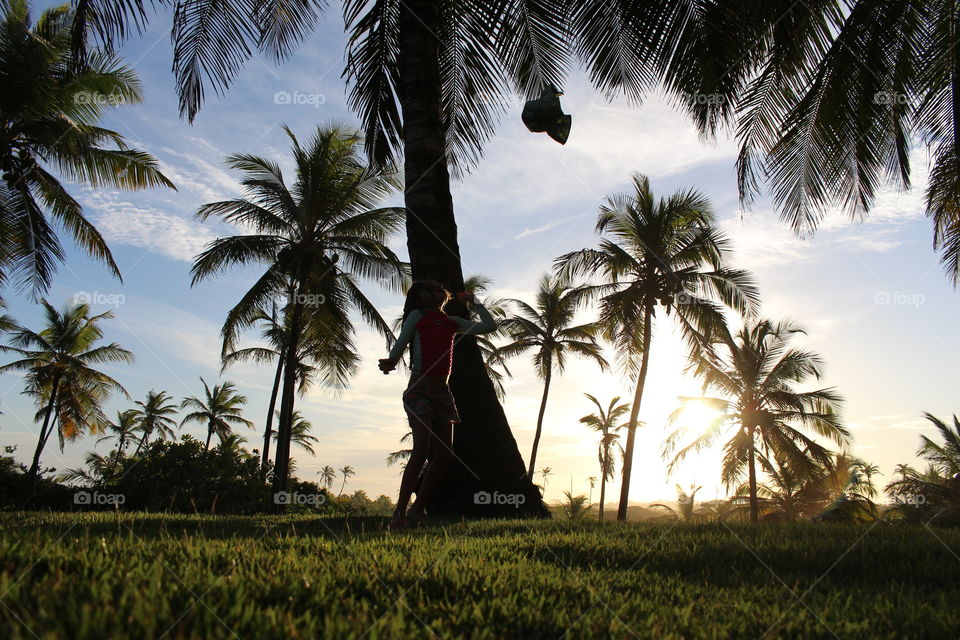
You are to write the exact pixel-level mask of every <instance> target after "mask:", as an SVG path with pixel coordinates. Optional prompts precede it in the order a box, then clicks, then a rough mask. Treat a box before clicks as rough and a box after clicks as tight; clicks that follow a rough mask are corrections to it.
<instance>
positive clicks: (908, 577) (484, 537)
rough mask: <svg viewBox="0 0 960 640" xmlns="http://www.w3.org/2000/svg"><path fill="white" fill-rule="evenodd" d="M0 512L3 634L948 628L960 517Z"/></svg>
mask: <svg viewBox="0 0 960 640" xmlns="http://www.w3.org/2000/svg"><path fill="white" fill-rule="evenodd" d="M383 524H384V520H383V519H379V518H354V519H350V520H343V519H331V518H317V517H310V516H287V517H213V516H181V515H157V514H136V513H133V514H130V513H125V514H119V515H115V514H112V513H81V514H40V513H4V514H0V604H2V606H0V637H2V638H10V639H21V638H23V639H28V638H42V639H47V638H77V639H85V638H97V639H101V638H137V639H139V638H244V639H246V638H338V639H339V638H369V639H371V640H373V639H376V638H444V639H446V638H564V637H565V638H569V639H571V640H573V639H580V638H632V637H638V638H761V637H764V638H835V637H836V638H870V639H874V638H956V637H957V636H958V634H960V607H957V602H958V601H960V558H958V554H960V531H956V530H950V531H944V530H933V531H931V530H928V529H926V528H922V527H921V528H909V527H890V526H887V525H883V524H880V525H865V526H844V525H794V526H761V527H750V526H745V525H730V526H729V527H728V526H727V525H724V524H710V525H697V526H682V525H676V526H671V525H658V524H643V523H629V524H616V523H604V524H602V525H601V524H600V523H596V522H588V523H581V524H571V523H568V522H562V521H543V522H525V521H489V522H467V523H448V524H443V525H441V524H433V525H430V526H429V527H427V528H425V529H421V530H417V531H406V532H398V533H393V534H391V533H389V532H386V531H384V530H383Z"/></svg>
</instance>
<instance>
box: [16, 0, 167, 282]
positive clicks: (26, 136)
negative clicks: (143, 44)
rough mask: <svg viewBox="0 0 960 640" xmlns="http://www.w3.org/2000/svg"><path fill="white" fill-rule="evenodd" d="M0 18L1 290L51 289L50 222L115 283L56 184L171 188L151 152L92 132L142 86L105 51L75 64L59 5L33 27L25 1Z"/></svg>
mask: <svg viewBox="0 0 960 640" xmlns="http://www.w3.org/2000/svg"><path fill="white" fill-rule="evenodd" d="M0 12H2V16H0V32H2V33H3V34H4V35H3V38H0V77H2V78H3V97H2V98H0V171H2V176H0V177H2V180H0V235H2V236H3V240H2V241H0V284H3V281H5V280H8V279H10V280H12V282H13V284H14V286H15V287H16V288H17V289H18V290H21V291H26V292H29V294H30V295H31V296H32V297H33V298H34V299H36V298H38V297H39V296H40V295H43V294H44V293H45V292H46V291H47V290H48V289H49V288H50V282H51V280H52V278H53V275H54V273H55V271H56V267H57V264H58V263H61V262H63V261H64V259H65V254H64V248H63V245H62V244H61V243H60V240H59V238H58V237H57V233H56V231H55V227H56V226H60V227H62V228H63V229H64V230H66V231H67V232H68V233H69V234H70V235H71V236H72V237H73V239H74V241H75V242H76V244H77V245H78V246H79V248H80V249H82V250H83V251H84V252H86V253H87V254H88V255H89V256H90V257H91V258H94V259H96V260H100V261H101V262H103V263H104V264H106V266H107V268H108V269H109V270H110V271H111V272H112V273H113V275H115V276H116V277H117V278H120V269H119V267H117V264H116V262H114V259H113V255H112V254H111V253H110V249H109V248H108V247H107V244H106V241H105V240H104V239H103V236H101V235H100V232H99V231H97V229H96V227H95V226H94V225H93V224H92V223H91V222H90V221H89V220H87V218H86V217H85V216H84V212H83V208H82V207H81V206H80V203H79V202H77V201H76V200H75V199H74V198H73V196H71V195H70V194H69V193H68V191H67V189H66V188H65V187H64V185H63V184H62V183H61V182H60V180H61V179H65V180H67V181H69V182H79V183H83V184H86V185H88V186H90V187H92V188H94V189H98V188H115V189H146V188H151V187H157V186H166V187H170V188H174V187H173V183H171V182H170V181H169V180H168V179H167V178H166V177H165V176H164V175H163V174H162V173H160V170H159V168H158V164H157V161H156V160H155V159H154V158H153V157H152V156H151V155H150V154H148V153H146V152H143V151H138V150H135V149H130V148H128V147H127V144H126V141H125V140H124V138H123V136H122V135H121V134H119V133H117V132H116V131H110V130H109V129H103V128H101V127H98V126H97V123H98V122H99V121H100V119H101V117H102V116H103V113H104V111H105V110H106V107H107V106H108V105H116V104H134V103H139V102H141V101H142V100H143V93H142V90H141V86H140V81H139V80H138V79H137V77H136V75H135V74H134V72H133V70H132V69H130V68H128V67H126V66H124V65H122V64H121V62H120V60H119V59H118V58H117V57H116V56H114V55H112V54H108V53H106V52H104V51H91V52H90V54H89V55H88V56H87V58H86V60H85V61H84V62H83V64H77V63H76V61H74V60H72V59H71V55H70V39H71V35H70V29H71V22H72V21H73V18H74V14H73V13H72V12H71V11H70V9H69V7H68V6H67V5H63V6H59V7H54V8H50V9H47V10H45V11H44V12H43V13H42V14H41V15H40V17H39V19H38V20H37V22H36V23H35V24H31V22H32V20H31V16H30V6H29V3H28V2H26V0H8V1H7V2H4V3H3V6H2V7H0ZM111 147H116V148H111Z"/></svg>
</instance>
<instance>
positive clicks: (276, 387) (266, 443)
mask: <svg viewBox="0 0 960 640" xmlns="http://www.w3.org/2000/svg"><path fill="white" fill-rule="evenodd" d="M282 377H283V357H282V356H280V355H278V356H277V374H276V375H275V376H274V377H273V391H272V392H271V393H270V406H269V407H268V408H267V426H266V429H265V430H264V433H263V459H262V461H261V462H260V468H261V469H263V470H266V468H267V463H268V462H269V461H270V436H271V435H273V412H274V410H275V408H276V405H277V393H278V392H279V391H280V381H281V379H282Z"/></svg>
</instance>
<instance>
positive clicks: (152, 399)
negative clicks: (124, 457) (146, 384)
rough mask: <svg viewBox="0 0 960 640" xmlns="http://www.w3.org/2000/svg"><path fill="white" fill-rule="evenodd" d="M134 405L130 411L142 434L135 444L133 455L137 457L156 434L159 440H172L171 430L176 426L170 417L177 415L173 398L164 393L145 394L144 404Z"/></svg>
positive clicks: (151, 392)
mask: <svg viewBox="0 0 960 640" xmlns="http://www.w3.org/2000/svg"><path fill="white" fill-rule="evenodd" d="M134 404H136V405H137V408H136V409H132V411H133V414H134V417H135V418H136V420H137V422H138V427H139V430H140V433H141V434H143V435H142V437H141V438H140V442H139V443H137V450H136V451H135V452H134V453H133V455H138V454H139V453H140V451H141V450H144V449H145V448H146V446H147V445H148V444H149V443H150V438H151V436H153V434H154V433H156V434H157V435H158V436H160V439H161V440H163V441H166V440H167V439H168V438H170V439H172V438H173V430H174V428H176V426H177V422H176V420H174V419H173V418H171V417H170V416H172V415H174V414H176V413H177V405H176V404H175V403H174V402H173V398H172V397H171V396H170V394H168V393H167V392H166V391H154V390H153V389H151V390H150V391H148V392H147V400H146V402H141V401H140V400H137V401H136V402H135V403H134Z"/></svg>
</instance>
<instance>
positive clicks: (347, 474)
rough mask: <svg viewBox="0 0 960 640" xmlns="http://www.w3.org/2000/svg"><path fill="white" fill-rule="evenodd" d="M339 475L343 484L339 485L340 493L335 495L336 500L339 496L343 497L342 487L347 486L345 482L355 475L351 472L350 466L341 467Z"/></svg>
mask: <svg viewBox="0 0 960 640" xmlns="http://www.w3.org/2000/svg"><path fill="white" fill-rule="evenodd" d="M340 474H341V475H342V476H343V484H341V485H340V493H338V494H337V497H338V498H339V497H340V496H341V495H343V489H344V487H346V486H347V480H348V479H349V478H352V477H353V476H354V475H356V474H355V473H354V471H353V467H351V466H350V465H344V466H343V467H341V468H340Z"/></svg>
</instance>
